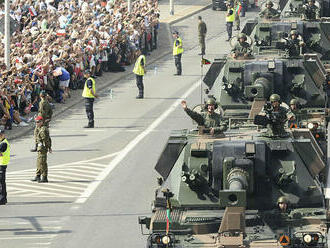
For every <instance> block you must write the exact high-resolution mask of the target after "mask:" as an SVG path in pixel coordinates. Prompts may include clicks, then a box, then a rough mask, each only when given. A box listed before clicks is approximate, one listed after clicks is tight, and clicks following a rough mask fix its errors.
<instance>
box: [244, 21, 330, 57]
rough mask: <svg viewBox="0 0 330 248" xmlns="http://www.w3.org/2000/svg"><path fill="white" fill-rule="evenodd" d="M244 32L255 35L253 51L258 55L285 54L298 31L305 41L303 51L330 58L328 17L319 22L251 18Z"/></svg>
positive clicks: (329, 22) (329, 25)
mask: <svg viewBox="0 0 330 248" xmlns="http://www.w3.org/2000/svg"><path fill="white" fill-rule="evenodd" d="M242 32H244V33H245V34H247V35H250V36H251V37H253V41H254V51H253V52H254V53H255V54H258V55H262V54H268V55H270V54H275V55H276V54H283V55H285V54H284V52H285V50H286V44H287V43H288V41H289V40H290V35H291V33H292V32H297V35H298V36H299V39H301V41H303V42H304V46H303V47H302V52H303V53H316V54H318V55H319V56H320V58H321V60H322V61H324V60H330V39H329V37H328V35H327V34H328V33H329V32H330V21H329V20H328V19H326V20H325V19H321V20H320V21H317V22H307V21H301V20H298V21H297V20H295V21H287V20H282V21H281V22H269V21H267V22H265V21H260V20H250V21H248V22H247V24H246V25H245V26H244V28H243V31H242ZM287 57H289V54H287Z"/></svg>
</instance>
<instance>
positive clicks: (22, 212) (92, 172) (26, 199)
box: [0, 1, 253, 248]
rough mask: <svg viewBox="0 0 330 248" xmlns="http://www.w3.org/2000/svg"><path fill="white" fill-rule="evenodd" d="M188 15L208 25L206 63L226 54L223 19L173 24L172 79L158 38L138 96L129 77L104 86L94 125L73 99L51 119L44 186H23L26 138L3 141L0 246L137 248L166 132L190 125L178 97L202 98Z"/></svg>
mask: <svg viewBox="0 0 330 248" xmlns="http://www.w3.org/2000/svg"><path fill="white" fill-rule="evenodd" d="M196 2H197V1H196ZM197 15H202V16H203V18H204V19H205V21H206V23H207V25H208V37H207V38H208V41H207V45H206V56H205V57H206V58H207V59H209V60H213V59H214V58H216V57H218V56H220V55H221V54H225V53H228V51H229V45H228V43H227V42H225V39H226V38H227V37H226V34H225V24H224V20H225V17H224V12H220V11H216V12H215V11H212V10H211V9H206V10H204V11H202V12H200V13H199V14H195V15H191V16H190V17H188V18H186V19H184V20H181V21H178V22H176V23H175V24H173V25H172V29H175V30H178V31H179V32H180V34H181V37H182V39H183V42H184V49H185V52H184V55H183V59H182V62H183V76H180V77H175V76H173V73H175V67H174V61H173V58H172V56H171V55H170V54H169V53H168V51H166V49H170V47H171V45H172V41H170V40H169V33H168V32H167V33H166V32H164V33H163V34H161V35H162V37H163V40H162V41H161V43H163V44H164V47H163V48H162V49H164V50H163V55H162V54H161V52H160V51H158V52H156V53H159V54H156V55H154V56H155V57H154V62H153V63H152V64H150V60H149V63H148V60H147V63H148V67H147V69H148V73H147V75H146V76H145V78H144V80H145V99H143V100H137V99H135V96H136V93H137V89H136V86H135V78H134V76H133V75H126V76H118V77H119V79H118V80H117V83H114V84H112V86H111V87H109V86H108V85H107V84H103V88H104V91H103V92H102V93H101V98H100V99H98V100H97V101H96V104H95V106H94V111H95V126H96V128H94V129H88V130H86V129H83V128H81V127H82V126H83V125H84V124H86V122H87V120H86V114H85V110H84V106H83V105H82V104H80V103H79V102H77V103H75V104H72V106H71V107H70V108H69V109H66V110H65V111H62V113H61V114H60V113H59V114H58V117H57V118H56V120H55V121H53V123H52V125H51V136H52V139H53V154H50V155H49V159H48V164H49V183H48V184H37V183H32V182H30V181H29V179H30V178H32V177H33V176H34V173H35V161H36V154H35V153H30V152H29V148H30V147H31V145H32V140H33V139H32V135H31V134H30V135H25V136H20V138H17V139H15V140H13V141H12V142H11V146H12V159H11V163H10V165H9V168H8V170H7V185H8V204H7V205H6V206H1V211H0V244H1V245H0V247H9V248H16V247H17V248H19V247H24V248H28V247H52V248H60V247H65V248H78V247H79V248H81V247H96V248H101V247H144V246H145V243H146V236H143V235H141V232H140V227H139V225H138V223H137V217H138V216H140V215H150V213H151V201H152V200H153V196H154V190H155V189H156V178H157V173H156V172H155V171H154V169H153V168H154V165H155V163H156V161H157V159H158V157H159V155H160V153H161V152H162V149H163V147H164V145H165V144H166V141H167V138H168V136H169V133H170V131H171V130H177V129H183V128H192V127H193V123H192V121H191V120H190V119H189V118H188V117H187V116H186V115H185V113H184V112H183V111H182V109H181V107H180V102H181V100H182V99H186V100H187V102H188V106H190V107H192V106H194V105H196V104H199V103H200V99H201V94H200V92H201V91H202V89H203V88H201V85H200V80H201V72H202V70H201V66H200V59H201V58H200V56H198V55H197V54H198V53H199V52H200V51H199V48H198V43H197ZM252 15H253V13H251V12H249V13H248V15H247V16H250V17H251V16H252ZM165 43H169V44H165ZM157 55H158V57H159V56H161V59H158V60H157ZM207 68H208V67H207V66H205V68H204V69H203V73H204V74H205V73H206V71H207ZM100 80H103V81H106V78H104V79H100ZM110 88H111V89H112V94H110V91H109V90H110ZM77 94H78V93H77Z"/></svg>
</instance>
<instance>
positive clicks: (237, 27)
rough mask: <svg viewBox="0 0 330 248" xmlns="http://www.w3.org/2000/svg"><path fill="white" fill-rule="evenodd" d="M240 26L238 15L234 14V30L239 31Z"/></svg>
mask: <svg viewBox="0 0 330 248" xmlns="http://www.w3.org/2000/svg"><path fill="white" fill-rule="evenodd" d="M240 25H241V21H240V19H239V14H238V13H236V14H235V26H236V30H240Z"/></svg>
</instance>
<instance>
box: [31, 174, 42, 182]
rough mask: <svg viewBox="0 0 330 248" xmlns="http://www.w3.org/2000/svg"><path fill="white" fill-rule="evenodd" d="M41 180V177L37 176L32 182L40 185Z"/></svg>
mask: <svg viewBox="0 0 330 248" xmlns="http://www.w3.org/2000/svg"><path fill="white" fill-rule="evenodd" d="M40 180H41V179H40V175H36V176H35V178H32V179H31V182H38V183H40Z"/></svg>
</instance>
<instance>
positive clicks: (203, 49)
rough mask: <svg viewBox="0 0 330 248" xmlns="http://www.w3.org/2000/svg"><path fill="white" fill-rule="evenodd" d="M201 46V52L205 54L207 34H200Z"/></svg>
mask: <svg viewBox="0 0 330 248" xmlns="http://www.w3.org/2000/svg"><path fill="white" fill-rule="evenodd" d="M198 41H199V46H200V47H201V52H202V54H203V55H204V54H205V35H199V36H198Z"/></svg>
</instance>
